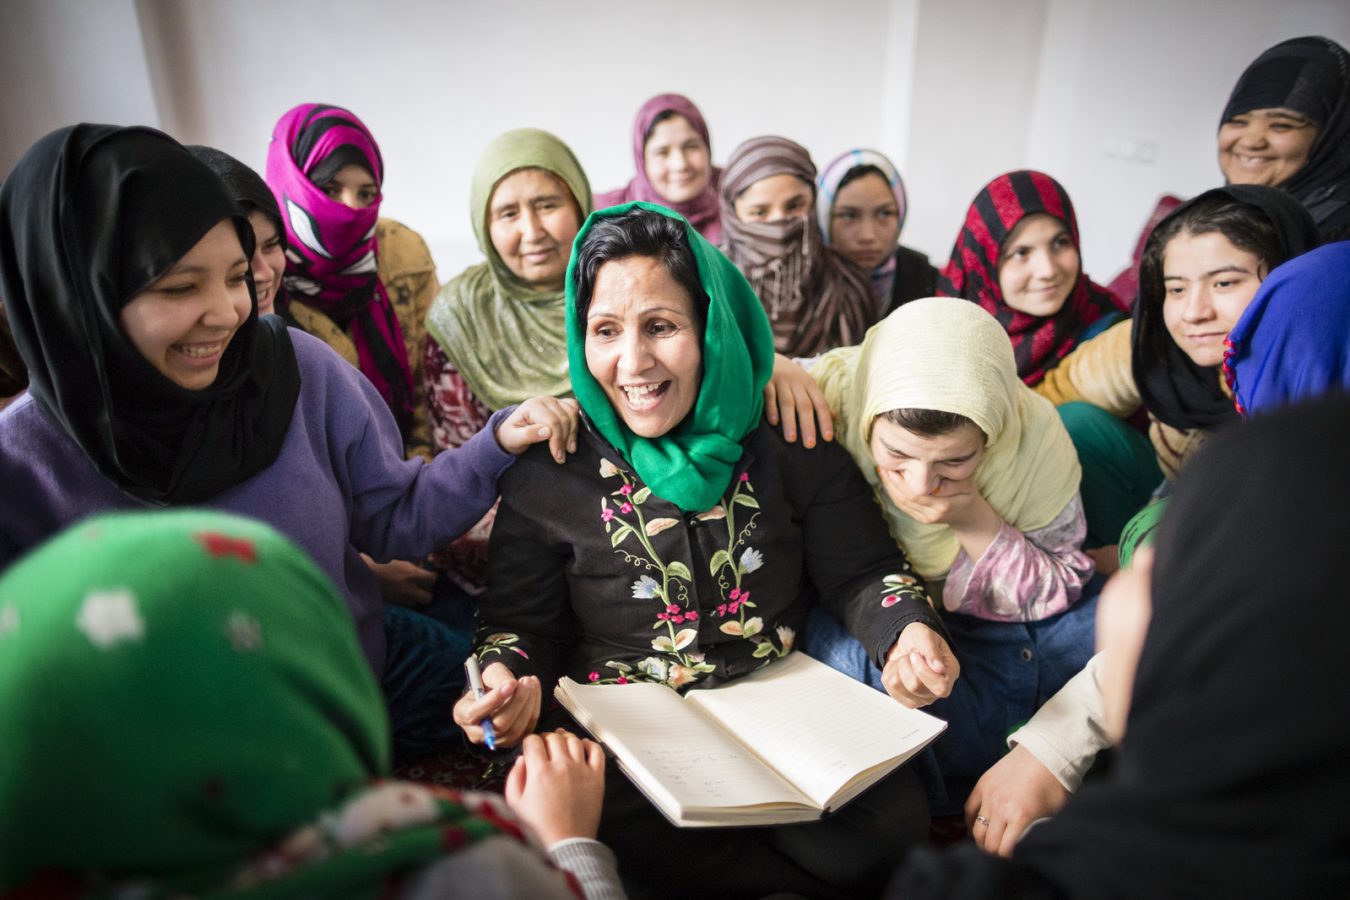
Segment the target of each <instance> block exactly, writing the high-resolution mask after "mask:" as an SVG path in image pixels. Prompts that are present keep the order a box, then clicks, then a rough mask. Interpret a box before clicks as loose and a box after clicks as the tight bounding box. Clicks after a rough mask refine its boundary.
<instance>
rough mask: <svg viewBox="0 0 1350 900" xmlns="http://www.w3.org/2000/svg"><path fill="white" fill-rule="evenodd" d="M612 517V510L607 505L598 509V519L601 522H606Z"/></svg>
mask: <svg viewBox="0 0 1350 900" xmlns="http://www.w3.org/2000/svg"><path fill="white" fill-rule="evenodd" d="M613 518H614V510H612V509H610V508H609V507H606V508H604V509H602V510H600V521H601V522H608V521H610V520H611V519H613Z"/></svg>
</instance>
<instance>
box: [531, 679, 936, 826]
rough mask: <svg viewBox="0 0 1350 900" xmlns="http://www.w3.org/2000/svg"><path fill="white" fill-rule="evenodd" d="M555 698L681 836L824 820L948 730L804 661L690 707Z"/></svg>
mask: <svg viewBox="0 0 1350 900" xmlns="http://www.w3.org/2000/svg"><path fill="white" fill-rule="evenodd" d="M554 694H555V696H557V698H558V701H559V702H560V703H562V705H563V706H564V707H566V709H567V711H568V712H570V713H571V714H572V715H573V716H574V717H575V718H576V720H577V721H578V722H579V723H581V725H582V726H583V727H584V728H586V730H588V731H589V732H590V733H591V734H592V735H594V736H595V738H596V740H599V741H600V742H602V743H603V744H605V745H606V746H607V747H609V749H610V750H611V751H612V752H613V753H614V755H615V756H616V757H617V758H618V761H619V766H620V768H622V769H623V771H624V772H625V773H626V774H627V775H628V777H629V778H631V779H632V780H633V783H634V784H636V785H637V786H638V788H640V789H641V790H642V792H643V793H645V794H646V795H647V797H648V798H649V799H650V800H651V801H652V803H653V804H654V805H655V806H656V808H657V809H659V810H661V812H663V813H665V815H666V817H667V818H668V819H670V821H672V822H674V823H675V824H676V825H680V826H709V825H777V824H784V823H788V822H806V821H811V820H813V819H818V818H820V817H821V815H822V814H823V813H824V812H826V811H828V810H832V809H838V808H839V807H840V806H843V805H844V804H845V803H847V802H848V801H850V800H852V799H853V798H854V797H856V796H858V795H859V794H861V793H862V792H863V791H865V790H867V788H869V787H871V786H872V785H873V784H875V783H877V782H878V781H880V780H881V779H882V778H884V777H886V775H888V774H890V773H891V772H892V771H894V770H895V769H897V768H899V767H900V766H901V765H902V764H903V763H904V762H905V760H907V759H909V758H910V757H911V756H913V755H914V754H915V753H917V752H919V751H920V750H922V749H923V748H924V746H926V745H927V744H928V742H929V741H931V740H933V738H935V737H937V736H938V735H939V734H941V733H942V730H943V729H944V728H946V727H947V725H946V723H945V722H943V721H941V720H940V719H936V718H934V717H933V716H930V715H928V714H927V713H923V712H920V711H918V710H913V709H906V708H905V707H903V706H901V705H900V704H899V703H897V702H896V701H895V700H892V699H891V698H890V697H888V696H887V695H885V694H883V693H881V692H880V691H876V690H873V689H872V688H870V687H868V686H867V685H865V684H861V683H860V682H857V681H854V680H853V679H852V678H849V677H848V676H847V675H843V674H840V673H839V672H836V671H835V670H834V669H831V668H830V667H829V666H826V665H825V664H823V663H820V662H817V661H815V660H814V659H811V658H810V657H809V656H806V655H805V654H802V653H792V654H790V655H789V656H788V657H786V658H785V659H782V660H779V661H778V662H775V663H773V664H772V665H770V666H767V667H766V668H763V669H760V670H758V671H757V672H754V673H752V674H750V675H747V676H746V677H744V678H740V679H737V680H736V681H733V682H732V683H730V684H727V685H723V686H721V687H715V688H706V689H695V690H691V691H689V692H688V693H687V694H685V695H684V696H680V695H679V694H678V693H676V692H675V691H673V690H671V689H670V688H668V687H666V686H665V685H661V684H646V683H635V684H622V685H620V684H578V683H577V682H575V681H573V680H572V679H570V678H563V679H562V680H561V681H559V682H558V687H557V688H556V690H555V691H554Z"/></svg>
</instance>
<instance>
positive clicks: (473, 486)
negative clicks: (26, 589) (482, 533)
mask: <svg viewBox="0 0 1350 900" xmlns="http://www.w3.org/2000/svg"><path fill="white" fill-rule="evenodd" d="M290 333H291V340H292V341H293V342H294V344H295V356H296V361H297V362H298V363H299V366H300V378H301V387H300V398H299V400H298V401H296V404H295V414H294V416H293V417H292V419H291V426H290V430H289V431H288V432H287V434H286V440H285V443H283V444H282V447H281V453H280V454H279V455H278V456H277V458H276V460H275V461H274V462H273V463H272V465H270V466H268V467H267V468H266V469H264V470H263V471H261V472H259V473H258V474H257V475H254V476H253V477H252V478H250V479H248V480H247V481H244V482H241V483H240V484H237V485H235V486H234V487H232V488H230V489H229V490H227V491H225V492H224V493H221V494H219V495H218V496H216V497H215V498H214V499H213V500H211V501H210V502H209V503H207V504H206V505H207V506H209V507H211V508H213V509H220V510H225V511H228V512H233V513H238V514H241V515H245V516H251V517H253V518H255V519H261V520H262V521H264V522H267V523H268V524H270V525H272V526H273V527H274V528H276V529H277V530H278V531H280V532H281V533H282V534H284V535H286V536H288V537H290V538H291V539H292V540H294V541H295V542H296V543H297V544H299V545H300V546H301V547H302V548H304V550H305V551H306V552H308V553H309V555H310V556H311V557H313V559H314V560H315V562H317V563H318V564H319V567H320V568H321V569H323V570H324V571H325V572H327V573H328V575H329V577H330V578H332V579H333V581H334V582H335V583H336V584H337V586H338V589H339V590H340V591H341V592H342V594H343V596H344V597H346V600H347V606H348V608H349V609H350V610H351V613H352V618H353V619H354V620H355V622H356V629H357V632H358V635H359V637H360V640H361V647H362V649H363V650H364V651H365V654H366V659H367V660H368V661H369V662H370V666H371V668H372V669H373V670H374V672H375V674H376V677H379V675H381V674H382V673H383V671H384V653H385V644H384V626H383V604H382V602H381V600H380V589H379V585H378V584H377V583H376V581H375V577H374V575H373V574H371V572H370V570H369V569H368V568H367V567H366V565H365V564H364V563H363V562H362V561H361V557H360V555H359V554H358V553H357V548H359V549H360V550H363V551H365V552H366V553H368V554H370V555H371V556H373V557H374V558H375V559H377V560H382V561H383V560H390V559H422V558H423V557H425V556H426V555H427V554H428V553H429V552H431V551H432V550H433V549H435V548H436V547H439V546H442V545H444V544H446V543H448V542H449V541H451V540H453V539H454V538H456V537H458V536H459V535H460V534H461V533H463V532H464V531H466V530H467V529H468V528H469V527H470V526H471V525H473V524H474V523H475V522H477V521H478V520H479V519H481V518H482V517H483V514H484V513H486V512H487V510H488V509H489V508H490V507H491V506H492V504H493V502H494V501H495V500H496V497H497V477H498V476H499V475H501V473H502V472H503V471H505V470H506V468H507V467H508V466H509V465H510V464H511V463H512V462H513V461H514V459H515V457H513V456H511V455H510V454H509V453H507V452H506V451H504V450H502V449H501V448H500V447H499V446H498V445H497V441H496V439H495V438H494V437H493V431H494V429H495V428H496V426H497V425H498V424H499V423H500V421H501V419H502V418H504V417H505V416H506V415H507V414H509V412H510V410H501V411H500V412H498V413H497V414H496V415H494V416H493V417H492V420H491V421H490V422H489V423H488V425H487V427H485V428H484V429H483V430H482V431H480V432H479V433H478V434H477V436H475V437H474V438H473V439H472V440H470V441H469V442H468V443H467V444H465V445H464V446H462V447H460V448H458V449H456V450H450V451H447V452H445V453H442V454H440V455H439V456H437V457H436V459H435V460H434V461H433V462H431V463H425V462H423V461H422V460H421V459H413V460H405V459H403V455H402V452H401V450H402V439H401V438H400V437H399V432H398V426H397V425H396V424H395V422H394V418H393V416H392V415H391V414H390V413H389V410H388V408H387V407H386V406H385V404H384V401H383V400H381V399H380V395H379V394H378V393H377V392H376V390H375V388H374V387H372V386H371V384H370V382H369V381H367V380H366V378H365V377H364V376H363V375H362V374H361V373H360V372H359V371H358V370H357V369H356V368H355V367H353V366H351V365H349V364H348V363H346V362H345V361H344V360H343V359H342V358H341V357H339V356H338V355H337V354H336V353H334V352H333V350H332V349H330V348H329V347H328V346H327V345H326V344H324V343H323V342H321V341H319V340H318V339H316V338H314V337H311V336H310V335H307V334H305V333H303V332H300V331H297V330H295V329H291V332H290ZM137 505H138V502H137V501H136V500H134V499H132V498H130V497H128V496H127V495H126V494H123V493H122V492H121V491H120V490H119V489H118V488H117V487H116V486H115V485H114V484H113V483H112V482H110V481H108V480H107V479H106V478H104V477H103V476H102V475H100V474H99V472H98V471H97V470H96V469H95V468H94V466H93V465H92V464H91V463H90V462H89V459H88V458H87V457H86V456H85V455H84V451H83V450H81V449H80V447H79V445H77V444H76V443H75V442H74V441H72V440H71V439H70V438H69V437H68V436H67V435H66V433H65V432H64V431H62V430H61V428H60V426H59V425H57V424H56V423H55V422H53V421H52V420H51V418H49V417H48V416H47V414H46V412H45V411H43V409H42V407H41V405H40V404H38V403H37V402H36V401H35V400H34V399H33V398H32V396H31V395H24V396H22V397H20V398H19V399H18V400H16V401H14V403H12V404H11V405H10V406H9V407H7V408H6V409H5V410H4V411H3V412H0V570H3V569H4V568H6V567H7V566H8V565H9V564H10V563H12V562H14V561H15V560H16V559H17V558H18V557H19V556H20V555H22V554H24V553H26V552H27V551H28V550H30V549H32V548H33V547H35V546H36V545H37V544H39V543H41V542H42V541H44V540H46V539H47V538H49V537H51V536H53V535H54V534H56V533H57V532H59V531H61V530H62V529H64V528H66V527H67V526H69V525H71V524H73V523H75V522H78V521H80V520H81V519H83V518H85V517H87V516H90V515H94V514H96V513H101V512H105V511H108V510H115V509H127V508H134V507H136V506H137Z"/></svg>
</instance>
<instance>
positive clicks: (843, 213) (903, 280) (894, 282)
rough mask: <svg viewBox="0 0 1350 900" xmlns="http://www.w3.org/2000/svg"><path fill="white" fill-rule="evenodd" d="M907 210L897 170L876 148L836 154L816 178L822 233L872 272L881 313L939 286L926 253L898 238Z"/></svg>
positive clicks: (826, 238) (849, 257)
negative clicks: (840, 154) (903, 243)
mask: <svg viewBox="0 0 1350 900" xmlns="http://www.w3.org/2000/svg"><path fill="white" fill-rule="evenodd" d="M906 211H907V203H906V195H905V183H904V182H903V181H901V180H900V173H899V171H897V170H896V168H895V164H894V163H892V162H891V161H890V160H889V159H887V158H886V157H885V156H883V155H882V154H880V153H878V152H877V151H875V150H850V151H848V152H847V153H845V154H843V155H842V156H838V157H835V159H834V161H833V162H831V163H830V164H829V165H827V166H826V167H825V168H824V169H822V170H821V172H820V177H819V178H817V179H816V218H817V219H818V220H819V222H820V233H821V234H822V235H823V236H824V237H825V243H827V244H829V245H830V246H831V247H833V248H834V249H836V250H838V251H839V253H840V255H841V256H843V257H844V258H845V259H847V260H848V261H849V262H851V263H853V264H854V265H855V266H857V267H858V268H860V269H862V270H863V271H864V272H871V273H872V293H873V295H874V296H875V297H876V300H877V304H878V307H877V309H878V312H879V314H880V315H883V316H884V315H886V314H887V313H890V312H891V311H892V310H894V309H896V308H897V307H899V306H900V305H901V304H902V303H907V302H909V301H910V300H917V299H919V298H920V297H931V296H933V294H934V293H935V292H936V290H937V269H935V268H934V267H933V265H932V264H931V263H929V262H928V257H927V256H924V255H923V254H922V253H920V252H919V251H918V250H914V249H913V248H910V247H906V246H904V245H902V244H901V243H900V230H901V229H902V228H904V227H905V213H906Z"/></svg>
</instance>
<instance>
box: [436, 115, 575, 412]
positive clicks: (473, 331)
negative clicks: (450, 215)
mask: <svg viewBox="0 0 1350 900" xmlns="http://www.w3.org/2000/svg"><path fill="white" fill-rule="evenodd" d="M519 169H543V170H545V171H547V172H551V173H552V174H554V175H556V176H557V177H558V178H560V179H562V181H563V183H564V184H566V185H567V188H568V190H570V191H571V192H572V197H573V198H574V199H575V200H576V201H577V206H578V207H579V208H580V210H581V215H582V218H585V217H586V216H588V215H590V212H591V186H590V183H589V182H588V181H587V180H586V174H585V173H584V172H583V171H582V170H581V164H580V163H579V162H577V158H576V156H574V155H573V154H572V151H571V150H570V149H568V147H567V145H566V144H564V143H563V142H562V141H560V140H559V139H558V138H556V137H554V136H553V135H551V134H549V133H548V132H547V131H540V130H539V129H537V128H520V129H517V130H515V131H508V132H506V133H505V134H502V135H499V136H498V137H497V138H496V139H494V140H493V141H492V143H490V144H488V145H487V149H485V150H484V151H483V155H482V156H481V157H479V160H478V167H477V169H475V170H474V174H473V184H472V185H471V186H470V189H469V217H470V221H471V222H472V224H473V233H474V235H475V236H476V237H477V238H478V247H479V249H481V250H482V251H483V255H484V256H486V257H487V262H483V263H479V264H478V265H476V266H470V267H469V268H467V269H465V270H464V271H463V272H461V273H460V274H459V275H457V276H456V277H455V278H453V279H451V281H450V283H449V284H447V285H446V286H445V287H443V288H441V292H440V294H438V295H437V297H436V301H435V302H434V303H433V304H432V305H431V310H430V311H429V312H428V313H427V331H429V332H430V333H431V336H432V337H434V338H435V339H436V342H437V343H439V344H440V345H441V348H442V349H444V350H445V355H446V356H447V357H448V358H449V360H450V362H452V363H454V365H455V368H457V369H458V370H459V373H460V374H461V375H463V376H464V381H465V382H466V383H467V384H468V385H469V389H470V390H472V391H473V393H474V396H476V397H477V398H478V399H479V400H481V401H482V402H483V403H484V404H486V405H487V406H488V407H489V408H491V409H493V410H498V409H501V408H503V407H506V406H510V405H511V404H512V403H519V402H521V401H522V400H527V399H529V398H530V397H538V396H543V395H551V396H554V397H562V396H567V395H569V394H570V393H571V384H570V382H569V381H568V377H567V331H566V327H565V324H564V318H565V314H564V303H565V301H564V298H563V292H562V291H536V290H532V289H531V288H530V287H528V286H527V285H525V284H522V283H521V281H520V279H519V278H517V277H516V276H515V275H514V274H512V272H511V270H510V269H509V268H507V266H506V263H504V262H503V261H502V258H501V256H500V255H499V254H498V253H497V249H496V248H495V247H493V246H492V236H491V235H490V234H489V233H488V218H487V217H488V206H489V204H490V203H491V201H492V191H493V189H495V188H496V187H497V183H498V182H500V181H501V180H502V179H503V178H505V177H506V176H507V175H510V174H511V173H512V172H515V171H517V170H519Z"/></svg>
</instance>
